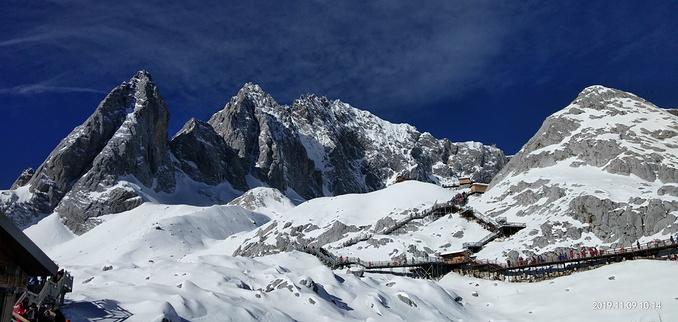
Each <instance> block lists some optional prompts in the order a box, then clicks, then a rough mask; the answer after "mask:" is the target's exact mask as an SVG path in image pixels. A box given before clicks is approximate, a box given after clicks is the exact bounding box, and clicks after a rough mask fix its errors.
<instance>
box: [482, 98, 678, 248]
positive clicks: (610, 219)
mask: <svg viewBox="0 0 678 322" xmlns="http://www.w3.org/2000/svg"><path fill="white" fill-rule="evenodd" d="M472 206H473V207H475V208H476V209H477V210H480V211H481V212H484V213H485V214H486V215H489V216H502V217H507V218H508V220H510V221H517V222H524V223H526V224H527V229H524V230H522V231H521V232H519V233H518V234H516V235H514V236H512V237H511V238H509V239H507V240H504V241H503V242H495V243H493V244H492V245H489V246H488V247H487V248H486V249H485V250H484V251H483V252H481V253H480V254H479V256H484V257H487V258H498V257H503V256H506V255H507V253H508V252H509V250H511V249H515V247H507V245H521V246H522V247H521V248H523V249H527V252H528V254H526V255H527V256H529V255H530V254H529V253H532V252H534V253H540V254H541V253H546V252H551V251H558V249H559V248H561V247H570V246H587V247H588V246H618V245H623V246H629V245H631V244H632V243H635V242H636V241H638V240H640V241H641V242H644V241H649V240H652V239H653V238H657V237H661V236H664V237H667V236H669V235H671V234H673V235H675V234H676V233H677V232H678V222H676V219H677V216H678V212H677V211H678V117H677V116H676V115H675V113H671V111H670V110H665V109H662V108H659V107H657V106H655V105H653V104H652V103H650V102H647V101H645V100H643V99H642V98H640V97H638V96H636V95H633V94H631V93H627V92H623V91H620V90H615V89H610V88H605V87H603V86H591V87H588V88H586V89H584V90H583V91H582V92H581V93H580V94H579V96H578V97H577V98H576V99H575V100H574V101H573V102H572V103H571V104H570V105H568V106H567V107H566V108H564V109H563V110H561V111H559V112H557V113H555V114H553V115H551V116H550V117H548V118H547V119H546V121H544V124H543V125H542V127H541V128H540V129H539V131H538V132H537V134H535V136H534V137H533V138H532V139H530V141H529V142H527V144H525V146H523V148H522V149H521V151H520V152H518V153H517V154H516V155H515V156H514V157H513V158H512V159H511V161H510V162H509V164H508V165H507V166H506V167H505V168H504V169H503V170H502V171H501V172H500V173H499V174H498V175H497V176H496V177H495V178H494V180H493V181H492V183H491V185H490V187H489V189H488V191H487V192H486V193H485V195H484V196H483V197H482V198H479V199H477V200H474V201H473V202H472ZM511 256H512V257H517V256H519V254H517V253H515V252H514V253H511Z"/></svg>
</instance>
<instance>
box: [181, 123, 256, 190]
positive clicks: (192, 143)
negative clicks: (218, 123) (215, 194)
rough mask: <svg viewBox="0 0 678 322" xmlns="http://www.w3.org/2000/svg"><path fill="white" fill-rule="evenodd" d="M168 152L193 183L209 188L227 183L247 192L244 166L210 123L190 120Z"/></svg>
mask: <svg viewBox="0 0 678 322" xmlns="http://www.w3.org/2000/svg"><path fill="white" fill-rule="evenodd" d="M170 149H171V151H172V154H173V155H174V156H175V157H176V160H177V161H176V162H175V163H176V164H177V167H178V168H179V169H180V170H181V171H183V172H184V173H185V174H187V175H188V176H189V177H191V178H192V179H193V180H195V181H199V182H204V183H207V184H209V185H218V184H220V183H223V182H230V183H231V184H232V185H233V187H234V188H236V189H239V190H243V191H244V190H247V182H246V181H245V175H246V174H247V172H246V170H245V163H244V162H242V160H241V159H240V158H238V155H237V151H236V150H234V149H233V148H231V147H230V146H228V145H226V142H225V141H224V140H223V139H222V138H221V136H220V135H219V134H218V133H217V132H215V131H214V129H213V128H212V126H210V125H209V124H207V123H205V122H202V121H199V120H196V119H195V118H193V119H191V120H190V121H188V122H187V123H186V124H185V125H184V127H183V128H182V129H181V130H180V131H179V132H178V133H177V134H176V135H174V137H173V138H172V141H170Z"/></svg>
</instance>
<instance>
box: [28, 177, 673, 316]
mask: <svg viewBox="0 0 678 322" xmlns="http://www.w3.org/2000/svg"><path fill="white" fill-rule="evenodd" d="M454 193H455V192H454V191H450V190H446V189H442V188H440V187H437V186H435V185H432V184H426V183H420V182H407V183H403V184H396V185H393V186H391V187H389V188H387V189H384V190H381V191H377V192H374V193H371V194H365V195H346V196H340V197H332V198H321V199H318V200H312V201H309V202H306V203H304V204H302V205H299V206H297V207H294V208H291V209H289V210H288V211H286V212H285V213H277V212H276V213H274V214H273V215H271V217H269V216H267V215H262V214H261V213H259V212H253V211H250V210H245V209H244V208H241V207H238V206H212V207H195V206H186V205H164V204H152V203H145V204H143V205H142V206H140V207H138V208H136V209H134V210H131V211H128V212H125V213H120V214H115V215H108V216H105V217H103V218H102V219H103V222H102V223H101V224H100V225H98V226H97V227H95V228H94V229H92V230H91V231H89V232H87V233H85V234H83V235H81V236H76V235H73V234H71V233H70V232H69V231H68V230H67V229H66V228H65V227H64V226H63V225H62V224H61V222H60V221H59V219H58V214H53V215H51V216H49V217H47V218H45V219H43V220H42V221H41V222H39V223H38V224H36V225H34V226H32V227H30V228H28V229H26V230H25V233H26V234H27V235H28V236H29V237H31V239H33V240H34V241H35V242H36V243H37V244H38V245H39V246H40V247H41V248H42V249H43V250H45V251H46V253H47V254H48V255H49V256H50V257H51V258H52V259H53V260H55V262H57V263H58V264H59V265H60V266H62V267H64V268H66V269H67V270H68V271H70V272H72V274H73V276H74V277H75V283H74V290H73V293H69V294H68V295H67V305H66V307H65V309H64V311H65V314H66V316H67V317H68V318H70V319H71V320H72V321H92V320H96V321H161V320H162V319H163V318H167V319H169V320H171V321H249V320H264V321H293V320H296V321H318V320H321V321H338V320H340V321H547V320H548V321H558V320H561V321H570V320H578V321H601V320H631V321H659V318H661V319H663V321H668V320H670V317H671V316H678V305H676V304H678V303H676V302H678V300H677V299H678V292H676V291H674V288H671V287H664V286H665V285H672V284H671V283H672V281H673V279H674V278H673V274H674V272H675V270H676V268H677V267H678V266H676V265H678V264H676V262H667V261H634V262H624V263H620V264H614V265H609V266H606V267H603V268H599V269H596V270H593V271H587V272H583V273H577V274H574V275H571V276H567V277H562V278H558V279H555V280H552V281H545V282H539V283H531V284H516V283H507V282H495V281H488V280H479V279H474V278H469V277H462V276H458V275H455V274H454V273H452V274H449V275H448V276H446V277H444V278H443V279H442V280H441V281H438V282H436V281H431V280H417V279H412V278H409V277H404V276H398V275H397V274H384V273H369V272H367V273H366V275H365V277H363V278H358V277H356V276H354V275H352V274H350V273H348V272H347V271H344V270H335V271H333V270H330V269H329V268H327V267H325V266H324V265H322V264H321V263H320V262H319V261H318V260H317V259H316V258H315V257H313V256H311V255H308V254H305V253H301V252H297V251H290V252H282V253H278V254H272V255H265V256H260V257H256V258H248V257H233V256H231V254H230V253H229V251H230V250H232V249H234V248H236V247H237V246H238V245H240V243H241V241H242V237H243V236H250V234H252V233H255V232H256V231H258V230H259V229H264V228H265V227H266V226H267V225H270V224H271V223H270V222H267V221H268V220H269V219H273V217H275V216H277V218H276V219H273V220H272V221H271V222H273V221H275V220H288V221H289V222H293V223H294V224H293V225H297V224H302V223H304V218H306V222H313V223H315V224H317V225H318V226H323V225H324V226H326V225H328V224H331V223H333V222H335V221H336V220H339V219H342V220H345V221H346V222H347V223H349V224H352V225H373V224H374V222H375V219H379V218H381V217H383V216H393V217H397V216H405V215H406V214H407V213H408V211H411V210H412V209H413V208H417V209H423V208H425V207H427V206H429V205H431V204H433V203H434V202H435V201H436V200H440V199H443V198H445V197H448V196H449V195H451V194H454ZM279 197H280V195H279V193H276V192H275V191H274V190H273V189H257V191H255V192H253V198H252V199H250V201H252V200H258V202H259V203H250V205H252V204H257V205H258V206H257V207H260V209H263V208H266V205H270V207H271V208H274V209H278V211H284V209H285V208H286V207H289V205H288V203H287V201H285V200H284V199H281V198H279ZM284 205H288V206H284ZM455 225H456V226H455ZM473 225H475V224H470V223H464V221H462V220H461V219H458V218H456V217H455V216H454V215H453V216H452V217H443V218H441V219H439V220H438V221H434V222H423V223H422V224H421V226H416V228H417V229H416V230H414V227H415V226H412V227H410V228H409V229H408V230H409V231H408V232H407V233H402V234H399V235H396V236H389V237H388V238H393V239H394V242H392V243H389V244H388V246H384V247H380V248H376V247H367V246H365V245H362V246H363V250H365V249H366V253H364V256H375V257H376V256H387V257H388V256H389V255H388V253H389V252H391V251H392V248H398V247H401V246H400V245H404V244H419V243H421V244H423V245H426V246H428V247H431V248H433V249H435V251H440V250H441V248H438V247H436V245H437V244H439V243H441V242H443V241H444V240H449V238H450V237H449V235H451V234H452V233H453V232H452V231H450V229H449V228H450V227H455V228H454V229H455V230H456V229H458V230H460V231H464V232H465V233H464V236H463V237H461V238H455V239H460V240H463V241H467V240H466V238H467V237H468V238H474V239H475V238H477V237H479V236H484V233H485V232H483V229H482V228H479V227H474V226H473ZM434 232H435V233H439V234H440V235H441V236H442V237H437V236H435V237H436V238H438V239H436V238H433V236H432V235H433V234H434ZM417 240H420V242H417ZM360 246H361V245H360V244H356V245H353V246H351V247H348V248H342V249H340V248H336V249H334V250H335V251H337V252H339V251H352V252H358V251H360V250H359V249H358V247H360ZM453 247H456V246H450V248H453ZM402 251H405V250H402ZM384 253H386V255H383V254H384ZM649 271H652V272H653V274H652V278H651V279H650V278H649V276H647V272H649ZM395 273H399V272H398V271H397V270H396V271H395ZM610 276H614V279H613V280H611V279H609V277H610ZM473 292H477V294H479V295H478V297H475V296H473V295H472V294H473ZM593 301H652V302H653V303H661V308H654V309H643V308H642V305H641V306H638V307H637V308H635V309H633V310H620V309H606V310H594V309H593V305H594V304H593ZM530 312H531V313H530Z"/></svg>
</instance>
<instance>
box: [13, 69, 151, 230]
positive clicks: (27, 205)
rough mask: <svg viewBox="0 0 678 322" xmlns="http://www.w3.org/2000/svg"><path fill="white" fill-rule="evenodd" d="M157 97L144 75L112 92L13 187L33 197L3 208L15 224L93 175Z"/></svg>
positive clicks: (28, 219)
mask: <svg viewBox="0 0 678 322" xmlns="http://www.w3.org/2000/svg"><path fill="white" fill-rule="evenodd" d="M147 92H150V93H152V94H150V95H147V94H146V93H147ZM153 93H155V94H153ZM156 94H157V88H155V85H154V84H153V82H152V80H151V78H150V75H149V74H148V73H147V72H145V71H140V72H138V73H137V74H136V75H135V76H134V77H132V79H130V80H129V81H127V82H123V83H122V84H121V85H120V86H118V87H116V88H115V89H113V90H112V91H111V92H110V93H109V94H108V95H107V96H106V98H105V99H104V100H103V101H101V103H99V105H98V106H97V108H96V110H95V111H94V113H92V115H91V116H90V117H89V118H87V120H85V122H84V123H83V124H81V125H79V126H77V127H76V128H75V129H73V131H71V133H70V134H69V135H68V136H66V137H65V138H64V139H63V140H61V142H60V143H59V144H58V145H57V146H56V148H54V150H53V151H52V152H51V153H50V154H49V156H48V157H47V158H46V159H45V161H44V162H43V163H42V164H41V165H40V167H38V169H37V170H35V171H34V172H30V171H29V172H26V171H24V173H22V175H21V176H20V177H19V178H18V179H17V181H16V182H15V183H14V184H13V185H12V188H11V189H17V188H19V187H22V186H28V189H29V191H30V192H31V193H32V197H31V198H30V200H29V201H24V202H22V203H21V204H17V203H15V202H13V203H12V204H4V205H2V206H3V207H4V209H14V210H13V211H7V213H8V214H10V215H11V217H12V218H13V220H14V221H15V223H17V224H18V225H19V226H23V225H25V224H28V223H30V222H31V221H32V220H33V219H34V218H35V217H38V216H40V215H42V214H46V213H50V212H51V211H52V210H53V209H54V208H55V207H57V205H59V203H60V202H61V200H62V198H63V197H64V196H65V195H66V194H67V193H68V192H69V191H70V190H71V188H72V187H73V185H74V184H75V183H76V182H77V181H78V180H79V179H80V178H81V177H82V176H83V175H84V174H85V172H87V171H90V168H91V167H92V163H93V162H94V160H95V158H96V157H97V156H98V155H99V154H100V153H101V152H102V150H103V149H104V147H105V146H106V144H107V143H108V142H109V140H111V138H113V136H114V135H115V134H116V133H118V130H119V128H120V127H121V125H122V124H123V122H124V121H125V120H126V118H127V115H128V114H129V113H131V112H132V111H134V109H135V105H136V104H137V102H139V104H141V105H143V103H142V102H143V101H148V100H149V98H152V97H153V95H156ZM157 95H159V94H157ZM163 104H164V102H163ZM158 134H159V135H161V133H158Z"/></svg>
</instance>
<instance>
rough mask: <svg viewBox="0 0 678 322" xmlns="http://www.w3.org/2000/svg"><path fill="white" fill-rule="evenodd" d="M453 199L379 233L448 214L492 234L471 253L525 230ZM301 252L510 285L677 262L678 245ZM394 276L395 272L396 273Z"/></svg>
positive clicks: (469, 245)
mask: <svg viewBox="0 0 678 322" xmlns="http://www.w3.org/2000/svg"><path fill="white" fill-rule="evenodd" d="M468 196H469V195H467V194H464V195H463V198H461V199H458V200H454V199H453V200H451V201H449V202H446V203H436V204H435V205H433V207H431V208H430V209H427V210H424V211H423V212H421V213H418V214H411V215H410V216H408V217H406V218H403V219H401V220H396V221H395V223H394V224H393V226H390V227H386V228H383V229H381V230H380V231H379V232H378V233H380V234H384V235H386V234H391V233H393V232H394V231H397V230H398V229H399V228H401V227H403V226H405V225H406V224H408V223H409V222H411V221H412V220H417V219H424V218H430V219H432V220H436V219H438V218H440V217H442V216H445V215H447V214H451V213H459V214H460V217H461V218H465V219H467V220H470V221H475V222H477V223H479V224H480V225H482V226H483V227H485V228H486V229H487V230H489V231H490V234H489V235H487V236H485V237H484V238H483V239H481V240H480V241H477V242H466V243H464V244H463V246H464V248H465V249H468V250H470V251H471V252H473V253H475V252H478V251H480V250H481V249H482V247H483V246H485V245H486V244H487V243H489V242H491V241H493V240H494V239H496V238H499V237H501V236H510V235H513V234H515V233H516V232H518V231H519V230H521V229H523V228H525V226H526V225H525V224H523V223H515V222H507V221H506V219H505V218H501V217H500V218H492V217H488V216H484V215H483V214H481V213H478V212H477V211H475V210H474V209H472V208H464V207H463V204H464V203H465V201H466V200H465V199H466V197H468ZM372 237H373V235H372V234H369V235H363V236H360V237H358V238H352V239H350V240H349V241H347V242H344V243H343V245H342V246H343V247H346V246H350V245H354V244H357V243H359V242H362V241H366V240H368V239H370V238H372ZM299 250H300V251H303V252H306V253H309V254H312V255H314V256H316V257H318V258H319V259H320V260H321V261H322V262H323V263H324V264H325V265H327V266H328V267H330V268H332V269H338V268H342V267H350V266H360V267H362V269H364V270H368V271H372V272H376V271H381V272H385V273H395V272H394V269H397V268H402V269H403V270H401V272H402V271H404V272H406V273H405V274H406V275H410V276H413V277H422V278H432V279H437V278H440V277H442V276H444V275H445V274H447V273H449V272H451V271H454V272H457V273H459V274H462V275H473V276H476V277H480V278H490V279H496V280H508V281H515V282H518V281H535V280H541V279H547V278H554V277H557V276H562V275H567V274H571V273H572V272H574V271H578V270H581V269H590V268H594V267H598V266H600V265H606V264H610V263H615V262H620V261H623V260H633V259H637V258H655V259H659V258H664V259H668V258H671V259H676V258H677V257H678V241H677V240H674V239H666V240H655V241H653V242H649V243H645V244H643V245H640V244H636V245H634V246H631V247H625V248H612V249H604V250H601V249H596V251H591V250H590V249H589V248H588V247H586V249H584V248H582V249H572V250H568V252H567V253H563V254H561V255H560V256H559V255H546V256H545V257H544V255H541V256H538V257H537V258H532V259H525V260H524V261H522V262H517V263H510V262H497V261H489V260H484V261H482V260H481V261H477V260H475V259H473V258H472V257H467V258H465V259H462V260H455V261H449V260H445V259H444V258H442V257H437V256H430V255H426V256H425V257H424V258H411V259H410V260H407V259H405V260H390V261H373V260H370V259H365V258H363V259H361V258H360V257H346V256H341V255H340V256H337V255H335V254H332V253H330V252H329V251H327V250H326V249H324V248H322V247H316V246H309V247H307V248H304V249H299ZM396 271H397V270H396Z"/></svg>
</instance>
